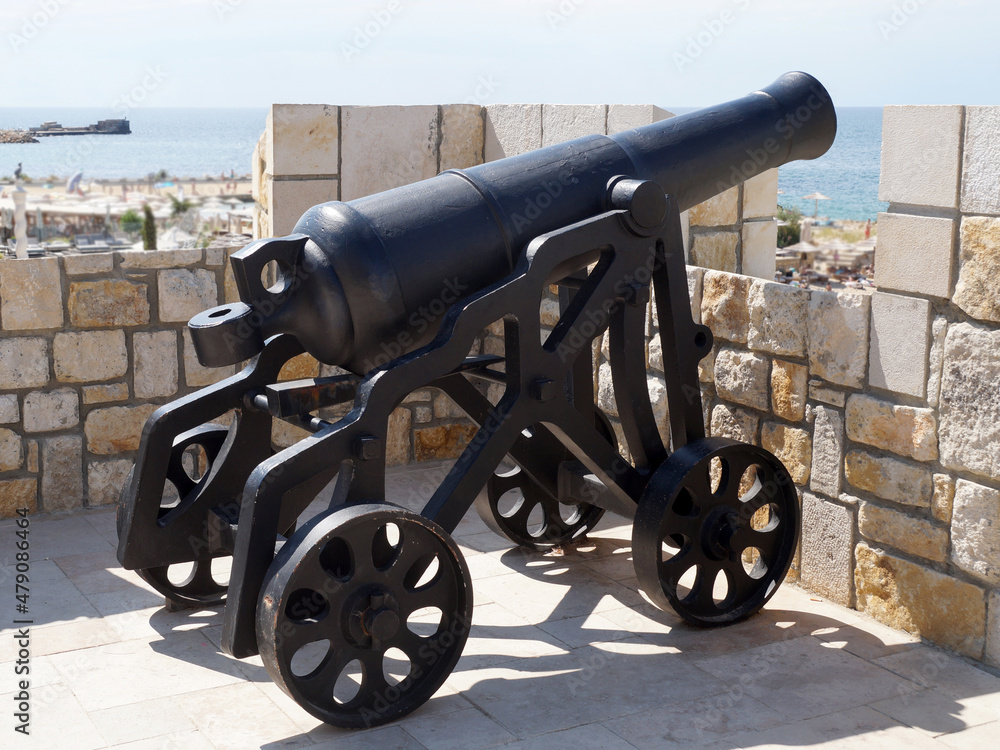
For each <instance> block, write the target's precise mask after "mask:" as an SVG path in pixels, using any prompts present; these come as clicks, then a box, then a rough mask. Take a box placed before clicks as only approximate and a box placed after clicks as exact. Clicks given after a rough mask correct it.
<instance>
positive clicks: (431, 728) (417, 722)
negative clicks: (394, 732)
mask: <svg viewBox="0 0 1000 750" xmlns="http://www.w3.org/2000/svg"><path fill="white" fill-rule="evenodd" d="M404 729H405V730H406V733H407V734H409V735H411V736H413V737H414V738H415V739H416V740H417V741H418V742H419V743H420V744H422V745H424V746H425V747H428V748H434V750H477V749H478V748H488V747H496V746H497V745H505V744H506V743H508V742H510V741H511V740H513V739H516V738H515V737H514V735H512V734H511V733H510V732H508V731H507V730H506V729H504V728H503V727H502V726H501V725H500V724H498V723H497V722H495V721H494V720H493V719H491V718H490V717H489V716H486V715H485V714H483V713H482V712H481V711H479V710H478V709H476V708H467V709H465V710H462V711H455V712H454V713H449V714H443V715H434V716H420V717H415V718H413V719H411V720H409V721H407V722H406V724H405V726H404Z"/></svg>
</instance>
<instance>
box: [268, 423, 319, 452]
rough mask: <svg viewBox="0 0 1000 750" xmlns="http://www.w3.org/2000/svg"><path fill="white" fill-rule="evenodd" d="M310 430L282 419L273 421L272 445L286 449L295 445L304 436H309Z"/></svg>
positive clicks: (278, 448)
mask: <svg viewBox="0 0 1000 750" xmlns="http://www.w3.org/2000/svg"><path fill="white" fill-rule="evenodd" d="M309 434H310V433H309V432H308V431H307V430H303V429H302V428H301V427H296V426H295V425H293V424H289V423H288V422H285V421H283V420H280V419H275V420H274V421H273V422H272V423H271V445H272V447H274V448H275V449H277V450H284V449H285V448H288V447H289V446H292V445H295V444H296V443H297V442H299V441H300V440H302V439H303V438H307V437H309Z"/></svg>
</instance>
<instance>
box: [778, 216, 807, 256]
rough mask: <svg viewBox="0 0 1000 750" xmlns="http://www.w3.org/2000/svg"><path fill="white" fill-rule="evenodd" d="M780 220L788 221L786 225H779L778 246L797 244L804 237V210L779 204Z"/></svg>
mask: <svg viewBox="0 0 1000 750" xmlns="http://www.w3.org/2000/svg"><path fill="white" fill-rule="evenodd" d="M777 216H778V220H779V221H787V222H788V224H787V225H786V226H779V227H778V247H788V246H789V245H794V244H796V243H797V242H798V241H799V239H800V238H801V237H802V212H801V211H799V209H797V208H784V207H783V206H778V214H777Z"/></svg>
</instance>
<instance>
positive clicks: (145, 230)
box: [142, 204, 156, 250]
mask: <svg viewBox="0 0 1000 750" xmlns="http://www.w3.org/2000/svg"><path fill="white" fill-rule="evenodd" d="M142 247H143V249H145V250H155V249H156V219H155V218H154V217H153V209H151V208H150V207H149V205H148V204H147V205H145V206H143V207H142Z"/></svg>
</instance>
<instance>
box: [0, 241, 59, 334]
mask: <svg viewBox="0 0 1000 750" xmlns="http://www.w3.org/2000/svg"><path fill="white" fill-rule="evenodd" d="M0 320H2V321H3V328H4V330H5V331H26V330H34V329H39V328H61V327H62V324H63V298H62V285H61V284H60V277H59V259H58V258H27V259H24V260H18V259H15V258H8V259H6V261H5V262H4V263H3V264H0Z"/></svg>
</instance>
